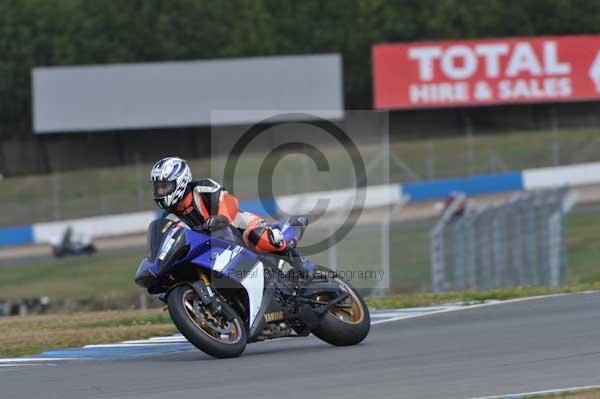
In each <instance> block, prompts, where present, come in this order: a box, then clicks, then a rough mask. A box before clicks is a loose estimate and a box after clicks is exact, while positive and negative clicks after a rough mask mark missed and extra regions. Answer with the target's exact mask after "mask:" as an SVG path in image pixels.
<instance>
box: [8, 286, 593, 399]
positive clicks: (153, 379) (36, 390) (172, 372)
mask: <svg viewBox="0 0 600 399" xmlns="http://www.w3.org/2000/svg"><path fill="white" fill-rule="evenodd" d="M599 366H600V293H590V294H577V295H565V296H555V297H547V298H539V299H531V300H526V301H516V302H508V303H503V304H498V305H492V306H483V307H478V308H472V309H466V310H460V311H453V312H449V313H439V314H430V315H427V316H424V317H420V318H414V319H405V320H397V321H389V322H385V323H383V324H379V325H374V326H373V327H372V330H371V333H370V335H369V337H368V338H367V339H366V340H365V342H364V343H362V344H361V345H358V346H355V347H346V348H335V347H331V346H329V345H327V344H325V343H322V342H320V341H319V340H318V339H316V338H314V337H307V338H294V339H283V340H273V341H268V342H261V343H256V344H251V345H249V346H248V348H247V349H246V352H245V353H244V355H243V356H242V357H240V358H237V359H228V360H213V359H211V358H209V357H208V356H206V355H204V354H203V353H201V352H199V351H195V350H191V351H185V352H178V353H173V354H168V355H166V354H162V355H151V356H145V357H141V358H135V359H127V360H85V361H81V360H80V361H69V362H66V363H56V364H54V365H39V366H31V365H29V366H27V365H24V366H23V367H8V368H0V387H1V388H0V389H1V392H2V394H1V395H0V396H2V397H6V398H28V399H29V398H61V399H71V398H73V399H81V398H145V399H155V398H169V399H180V398H214V399H217V398H228V399H229V398H235V397H241V398H244V399H250V398H282V397H284V398H348V397H357V398H428V399H431V398H470V397H479V396H487V395H498V394H510V393H518V392H531V391H539V390H547V389H555V388H566V387H575V386H588V385H597V384H600V367H599Z"/></svg>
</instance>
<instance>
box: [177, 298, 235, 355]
mask: <svg viewBox="0 0 600 399" xmlns="http://www.w3.org/2000/svg"><path fill="white" fill-rule="evenodd" d="M196 298H197V294H196V293H195V292H194V290H192V289H189V290H187V291H185V292H184V293H183V295H182V298H181V299H182V301H183V307H184V309H185V311H186V313H187V315H188V317H189V318H190V320H192V322H193V323H194V324H195V325H196V327H198V329H199V330H200V331H202V333H204V335H206V336H208V337H209V338H211V339H213V340H215V341H217V342H220V343H222V344H228V345H232V344H236V343H237V342H239V340H240V338H241V334H240V331H241V329H242V326H241V325H240V323H239V321H238V319H237V318H235V319H234V320H233V321H232V322H231V333H229V334H223V333H220V332H218V331H215V330H213V329H211V328H210V326H208V325H207V324H206V323H205V322H204V321H203V320H202V319H201V318H200V317H198V315H197V314H196V310H195V309H194V299H196ZM211 318H213V317H212V315H211ZM213 320H214V318H213Z"/></svg>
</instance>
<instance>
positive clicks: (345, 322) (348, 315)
mask: <svg viewBox="0 0 600 399" xmlns="http://www.w3.org/2000/svg"><path fill="white" fill-rule="evenodd" d="M332 282H335V283H337V284H339V285H340V287H341V288H342V290H344V291H345V292H347V293H348V295H349V297H348V298H347V299H346V301H345V302H343V303H346V304H347V305H350V307H334V308H332V309H330V310H328V311H327V312H326V313H325V314H324V315H323V317H322V318H321V322H320V323H319V325H318V326H317V327H315V328H313V329H312V331H311V332H312V333H313V334H314V335H315V336H317V337H318V338H320V339H322V340H323V341H325V342H327V343H329V344H331V345H335V346H348V345H356V344H358V343H360V342H362V341H363V340H364V339H365V338H366V337H367V335H368V334H369V330H370V329H371V317H370V315H369V309H368V308H367V304H366V303H365V300H364V299H363V298H362V296H361V295H360V293H359V292H358V291H357V290H356V289H355V288H354V287H352V286H351V285H350V283H348V282H347V281H345V280H344V279H342V278H340V277H335V278H333V279H332ZM319 299H320V300H324V299H326V300H333V299H334V298H319Z"/></svg>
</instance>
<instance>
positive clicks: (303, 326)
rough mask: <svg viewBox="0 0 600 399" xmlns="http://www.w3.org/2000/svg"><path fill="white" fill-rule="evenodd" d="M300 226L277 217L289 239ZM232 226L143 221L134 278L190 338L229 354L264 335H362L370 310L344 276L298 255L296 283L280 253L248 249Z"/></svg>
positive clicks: (339, 338) (335, 339) (346, 338)
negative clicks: (143, 241) (142, 252)
mask: <svg viewBox="0 0 600 399" xmlns="http://www.w3.org/2000/svg"><path fill="white" fill-rule="evenodd" d="M304 228H305V225H299V224H298V223H294V221H293V220H290V221H287V222H285V223H284V224H282V225H281V230H282V233H283V235H284V237H285V238H286V240H287V242H288V243H290V245H295V243H297V242H298V240H299V239H300V238H301V237H302V234H303V232H304ZM235 233H236V232H235V229H234V228H233V227H225V228H222V229H220V230H218V231H213V232H208V231H202V230H200V231H198V230H192V229H190V228H189V227H187V225H185V224H184V223H183V222H181V221H180V220H179V219H178V218H177V217H176V216H175V215H173V214H169V215H167V216H166V217H163V218H161V219H158V220H155V221H153V222H152V223H151V224H150V226H149V227H148V254H147V257H146V258H144V259H143V260H142V262H141V263H140V265H139V267H138V270H137V273H136V275H135V282H136V283H137V284H138V285H139V286H141V287H144V288H146V289H147V290H148V293H149V294H151V295H156V296H157V297H158V298H159V299H160V300H162V301H163V302H164V303H166V304H167V307H168V310H169V315H170V316H171V319H172V321H173V323H174V324H175V326H176V327H177V329H178V330H179V331H180V332H181V334H182V335H183V336H184V337H185V338H187V339H188V341H189V342H191V343H192V344H193V345H194V346H196V347H197V348H198V349H200V350H201V351H203V352H205V353H207V354H209V355H211V356H213V357H216V358H230V357H236V356H239V355H240V354H241V353H242V352H243V351H244V349H245V348H246V344H247V343H251V342H257V341H263V340H267V339H275V338H282V337H297V336H299V337H302V336H307V335H309V334H310V333H312V334H314V335H315V336H317V337H318V338H320V339H321V340H323V341H325V342H327V343H329V344H332V345H336V346H346V345H355V344H358V343H360V342H361V341H362V340H364V339H365V338H366V336H367V334H368V333H369V329H370V316H369V310H368V308H367V306H366V304H365V301H364V299H363V298H362V296H361V295H360V293H359V292H358V291H357V290H356V289H354V288H353V287H352V286H351V285H350V283H349V282H348V281H346V280H345V279H343V278H341V277H339V276H337V275H336V274H335V273H334V272H332V271H330V270H328V269H326V268H324V267H321V266H317V265H314V264H313V263H312V262H311V261H310V260H308V258H302V261H303V265H304V267H303V269H304V272H306V273H309V274H310V276H311V277H310V278H309V279H307V280H306V281H305V283H303V284H298V276H293V271H290V269H292V268H290V265H289V263H287V262H286V261H285V260H284V259H283V258H281V257H278V256H276V255H273V254H265V253H257V252H254V251H252V250H250V249H249V248H247V247H245V246H244V244H243V241H242V240H241V239H240V236H239V235H237V234H235ZM294 270H295V269H294Z"/></svg>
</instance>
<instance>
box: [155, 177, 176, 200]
mask: <svg viewBox="0 0 600 399" xmlns="http://www.w3.org/2000/svg"><path fill="white" fill-rule="evenodd" d="M152 186H153V192H154V198H163V197H166V196H167V195H169V194H172V193H173V191H175V187H176V184H175V182H174V181H165V180H162V181H155V182H152Z"/></svg>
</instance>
